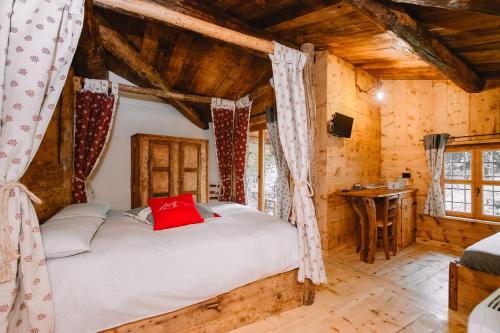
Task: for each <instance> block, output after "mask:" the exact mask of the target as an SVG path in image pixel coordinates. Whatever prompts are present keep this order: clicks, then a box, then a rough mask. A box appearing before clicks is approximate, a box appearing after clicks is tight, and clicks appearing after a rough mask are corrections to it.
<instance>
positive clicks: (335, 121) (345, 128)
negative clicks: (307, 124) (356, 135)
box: [330, 112, 354, 138]
mask: <svg viewBox="0 0 500 333" xmlns="http://www.w3.org/2000/svg"><path fill="white" fill-rule="evenodd" d="M353 121H354V118H351V117H348V116H346V115H343V114H341V113H338V112H335V114H334V115H333V116H332V120H331V121H330V134H331V135H333V136H338V137H342V138H350V137H351V131H352V123H353Z"/></svg>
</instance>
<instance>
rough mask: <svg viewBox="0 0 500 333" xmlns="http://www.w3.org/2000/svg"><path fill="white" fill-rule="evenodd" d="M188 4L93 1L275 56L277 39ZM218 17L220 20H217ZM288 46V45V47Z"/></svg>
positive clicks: (175, 2)
mask: <svg viewBox="0 0 500 333" xmlns="http://www.w3.org/2000/svg"><path fill="white" fill-rule="evenodd" d="M179 3H181V4H182V3H184V4H185V3H186V1H173V0H162V1H161V4H158V3H152V2H149V1H146V0H94V4H95V5H96V6H100V7H104V8H108V9H111V10H114V11H118V12H122V13H126V14H132V15H136V16H141V17H147V18H149V19H153V20H156V21H160V22H163V23H167V24H170V25H174V26H176V27H179V28H182V29H187V30H191V31H194V32H196V33H199V34H202V35H205V36H208V37H211V38H215V39H219V40H222V41H224V42H227V43H231V44H234V45H238V46H241V47H244V48H247V49H250V50H255V51H257V52H260V53H264V54H266V56H267V54H272V53H274V43H273V40H275V39H276V38H274V36H271V35H269V34H267V33H265V32H262V31H258V30H255V29H253V28H251V27H249V26H247V25H245V24H243V23H240V22H237V21H235V20H234V19H229V18H228V21H227V22H221V19H220V16H221V15H222V16H226V17H227V15H226V14H223V13H222V12H220V13H219V12H218V14H217V15H215V14H214V13H213V12H214V10H213V9H212V10H211V12H208V10H209V9H207V8H208V7H203V8H199V9H193V8H194V5H192V4H191V6H190V7H187V6H181V5H179ZM218 15H219V16H218ZM287 44H288V45H289V43H287Z"/></svg>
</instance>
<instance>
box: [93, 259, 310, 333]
mask: <svg viewBox="0 0 500 333" xmlns="http://www.w3.org/2000/svg"><path fill="white" fill-rule="evenodd" d="M312 302H314V285H313V284H312V283H311V281H309V280H306V282H305V283H303V284H301V283H298V282H297V269H294V270H292V271H290V272H286V273H281V274H278V275H275V276H271V277H269V278H266V279H263V280H259V281H256V282H253V283H250V284H248V285H246V286H243V287H240V288H237V289H234V290H232V291H230V292H228V293H225V294H222V295H219V296H217V297H214V298H212V299H210V300H207V301H205V302H201V303H198V304H194V305H192V306H188V307H186V308H183V309H180V310H177V311H174V312H169V313H165V314H162V315H159V316H156V317H151V318H147V319H143V320H139V321H136V322H132V323H127V324H124V325H121V326H119V327H115V328H112V329H109V330H105V331H103V332H105V333H112V332H113V333H125V332H143V333H159V332H179V333H188V332H189V333H222V332H227V331H229V330H232V329H236V328H238V327H241V326H245V325H248V324H251V323H253V322H255V321H257V320H261V319H264V318H267V317H269V316H272V315H275V314H279V313H281V312H283V311H286V310H290V309H293V308H296V307H299V306H302V305H310V304H312Z"/></svg>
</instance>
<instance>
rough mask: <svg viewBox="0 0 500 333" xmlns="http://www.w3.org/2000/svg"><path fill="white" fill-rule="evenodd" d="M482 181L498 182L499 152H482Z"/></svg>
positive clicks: (499, 177) (499, 175) (499, 173)
mask: <svg viewBox="0 0 500 333" xmlns="http://www.w3.org/2000/svg"><path fill="white" fill-rule="evenodd" d="M483 180H500V150H485V151H483Z"/></svg>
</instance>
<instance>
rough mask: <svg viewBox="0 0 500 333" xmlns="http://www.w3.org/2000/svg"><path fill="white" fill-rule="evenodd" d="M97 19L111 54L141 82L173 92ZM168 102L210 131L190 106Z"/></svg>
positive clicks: (104, 43) (112, 30)
mask: <svg viewBox="0 0 500 333" xmlns="http://www.w3.org/2000/svg"><path fill="white" fill-rule="evenodd" d="M96 19H97V23H98V27H99V35H100V37H101V40H102V44H103V46H104V48H105V49H106V50H107V51H108V52H109V53H111V54H112V55H113V56H114V57H115V58H117V59H118V60H120V61H121V62H122V63H124V64H125V65H127V66H128V67H129V68H130V70H131V71H132V72H133V73H134V74H135V75H136V76H137V77H138V78H139V79H140V80H142V81H144V82H147V83H148V84H149V85H151V86H152V87H154V88H157V89H161V90H164V91H166V92H171V91H172V87H171V86H170V84H169V83H168V82H167V81H166V80H165V79H164V78H163V76H162V75H161V74H160V73H159V72H158V71H157V70H156V69H155V68H154V67H153V66H152V65H151V64H149V63H148V61H147V60H146V59H144V58H143V57H142V56H141V55H140V53H138V52H137V51H136V50H135V49H134V48H133V47H132V46H130V44H129V43H128V42H127V41H126V39H125V38H124V37H123V36H122V35H121V34H120V33H119V32H117V31H116V30H114V29H113V28H111V27H110V26H109V24H108V23H107V22H106V21H105V20H104V19H103V18H102V17H100V16H96ZM166 101H167V102H168V103H170V104H171V105H172V106H174V107H175V108H176V109H177V110H179V112H181V113H182V114H183V115H184V116H185V117H186V118H188V119H189V120H190V121H191V122H193V124H195V125H196V126H198V127H200V128H202V129H208V124H207V123H206V122H205V121H203V120H202V119H201V117H200V115H199V114H198V113H197V112H196V111H194V110H193V109H192V108H191V107H190V106H189V105H187V104H185V103H184V102H182V101H180V100H176V99H166Z"/></svg>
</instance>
